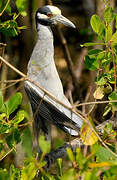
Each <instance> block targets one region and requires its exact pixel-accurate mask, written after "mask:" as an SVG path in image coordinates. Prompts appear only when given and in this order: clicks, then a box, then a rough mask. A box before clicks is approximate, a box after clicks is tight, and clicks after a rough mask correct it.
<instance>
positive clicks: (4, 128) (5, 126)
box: [0, 121, 11, 134]
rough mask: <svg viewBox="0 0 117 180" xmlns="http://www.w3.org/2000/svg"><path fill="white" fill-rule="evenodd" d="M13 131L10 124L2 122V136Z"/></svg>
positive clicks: (0, 129)
mask: <svg viewBox="0 0 117 180" xmlns="http://www.w3.org/2000/svg"><path fill="white" fill-rule="evenodd" d="M10 129H11V126H10V125H9V124H8V123H6V124H5V123H4V122H2V121H0V134H4V133H8V132H9V131H10Z"/></svg>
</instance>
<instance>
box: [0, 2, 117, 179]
mask: <svg viewBox="0 0 117 180" xmlns="http://www.w3.org/2000/svg"><path fill="white" fill-rule="evenodd" d="M108 2H109V3H110V4H111V6H112V7H114V9H115V10H116V5H117V1H116V0H111V1H108ZM51 3H53V5H55V6H58V7H59V8H60V9H61V10H62V14H63V15H64V16H65V17H67V18H68V19H70V20H71V21H72V22H73V23H74V24H75V25H76V29H75V30H74V29H69V28H67V27H64V26H62V25H60V26H59V28H60V29H62V33H63V35H64V36H63V37H62V38H61V33H60V31H59V28H57V27H54V28H53V32H54V44H55V63H56V66H57V69H58V71H59V75H60V78H61V80H62V83H63V86H64V91H65V94H66V96H67V98H69V100H70V101H71V102H76V101H79V102H88V101H89V102H90V101H95V99H94V96H93V93H94V92H95V89H96V83H94V79H95V77H96V71H90V70H92V69H90V68H86V66H85V65H84V57H85V56H86V55H87V53H88V50H87V48H82V47H81V46H80V45H81V44H84V43H86V42H96V36H95V35H94V34H93V31H92V28H91V26H90V18H91V16H92V15H93V14H95V13H96V14H97V15H98V16H99V17H100V18H101V19H102V17H103V13H104V8H105V6H104V0H64V1H61V0H53V1H50V0H45V1H44V0H0V55H1V56H2V57H4V58H5V59H6V60H7V61H8V62H10V63H11V64H13V65H14V66H15V67H17V68H18V69H19V70H20V71H22V72H24V73H25V74H26V71H27V69H26V67H27V63H28V61H29V58H30V55H31V52H32V50H33V47H34V45H35V43H36V39H37V36H36V35H37V34H36V28H35V11H36V10H37V8H38V7H41V6H43V5H45V4H51ZM64 38H65V40H66V45H67V48H68V50H69V56H68V54H66V52H65V48H66V47H65V45H64V44H63V43H62V40H63V39H64ZM94 48H97V47H96V45H95V47H94ZM89 49H90V48H89ZM69 60H70V61H69ZM69 62H70V63H71V64H69ZM71 66H73V72H74V73H73V72H72V70H71V68H70V67H71ZM20 78H21V77H20V76H19V75H18V74H16V73H15V72H14V71H13V70H11V69H10V68H8V67H6V65H4V64H2V63H0V80H1V83H0V88H1V91H2V94H0V113H1V114H0V133H1V135H0V151H1V155H0V160H1V161H0V167H1V169H0V179H1V180H4V179H5V180H6V179H22V180H24V179H25V180H26V179H33V178H34V177H35V175H36V171H37V170H38V169H41V167H43V166H44V165H45V163H44V162H43V157H44V155H45V154H46V153H48V152H49V151H50V145H49V144H48V143H47V142H46V141H45V139H44V137H41V138H40V141H39V142H40V144H43V146H42V159H41V161H40V162H37V161H36V159H35V158H33V157H32V148H31V147H32V133H31V132H32V130H31V126H32V115H31V114H30V107H29V105H28V100H27V97H26V95H25V92H24V89H23V81H22V80H20V81H18V79H20ZM10 80H17V81H10ZM5 81H7V83H3V82H5ZM17 91H20V92H21V93H22V94H21V93H19V92H17ZM16 92H17V93H16ZM22 95H23V98H22ZM16 99H17V100H16ZM106 99H107V98H106V97H104V99H102V100H106ZM115 99H116V98H115ZM104 108H105V104H102V105H96V106H95V108H93V109H92V106H91V105H89V106H83V107H82V108H81V109H79V110H80V111H82V113H83V114H86V113H88V112H89V111H90V109H92V111H91V113H90V115H91V117H92V119H93V122H94V123H95V124H96V125H97V124H99V123H101V122H102V121H103V120H106V119H109V118H110V117H111V116H112V112H109V113H107V116H103V113H104ZM27 112H28V113H27ZM11 119H12V121H9V120H11ZM3 122H4V127H3ZM29 125H30V126H29ZM108 133H110V134H111V137H114V138H115V136H116V134H115V132H113V130H112V127H111V125H108V126H107V127H106V128H105V136H106V134H108ZM4 134H7V135H6V136H4ZM52 137H53V139H54V142H53V144H52V148H58V147H59V146H61V145H62V144H63V143H64V141H68V140H69V139H70V138H71V137H68V136H66V135H65V134H64V133H62V132H61V131H60V130H56V129H55V128H54V127H52ZM114 143H115V139H114ZM111 148H112V149H113V148H114V151H115V146H114V147H113V146H112V147H111ZM86 149H87V148H85V150H84V151H83V152H82V151H81V150H80V149H77V150H76V154H75V155H74V154H73V152H72V151H71V150H70V149H68V150H67V152H68V157H69V160H70V161H68V158H67V159H66V160H65V161H64V162H62V159H59V160H57V164H56V165H54V167H52V169H51V171H50V174H51V175H50V174H49V173H46V172H45V171H44V170H42V169H41V173H42V177H40V178H42V179H54V178H56V179H63V180H65V179H78V178H79V179H80V178H81V176H82V177H83V179H84V180H85V179H86V180H87V179H98V177H100V178H101V175H102V173H103V172H105V173H104V175H103V178H105V179H107V178H108V179H109V178H111V179H112V178H113V180H114V179H116V177H117V173H116V170H117V167H116V166H117V164H116V161H115V160H116V159H115V157H114V156H112V154H111V155H110V152H109V151H108V150H107V149H106V148H104V147H101V146H100V145H99V144H96V145H94V146H93V147H92V148H91V150H90V153H89V156H87V157H86V154H87V150H86ZM11 152H12V153H11ZM105 154H106V155H107V156H105ZM24 157H25V158H26V160H25V163H24ZM90 157H91V158H92V159H91V158H90ZM102 157H103V158H102ZM95 158H97V162H98V163H100V164H95V163H94V162H93V160H94V159H95ZM114 161H115V163H114ZM104 162H106V164H104ZM62 163H63V165H62ZM101 163H102V164H101ZM11 164H12V165H11ZM13 164H14V165H13ZM66 164H67V165H66ZM55 167H56V168H55ZM108 167H110V169H109V170H108ZM102 168H103V169H102ZM66 169H67V171H66ZM7 170H8V171H7ZM77 172H78V173H77ZM27 175H28V176H27Z"/></svg>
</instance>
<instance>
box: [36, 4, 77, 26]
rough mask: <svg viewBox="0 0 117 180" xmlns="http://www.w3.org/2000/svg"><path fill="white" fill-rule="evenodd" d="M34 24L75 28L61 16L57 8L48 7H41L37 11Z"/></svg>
mask: <svg viewBox="0 0 117 180" xmlns="http://www.w3.org/2000/svg"><path fill="white" fill-rule="evenodd" d="M36 23H37V24H38V23H39V24H42V25H45V26H51V25H55V24H64V25H66V26H70V27H72V28H75V25H74V24H73V23H72V22H71V21H70V20H68V19H67V18H65V17H64V16H62V15H61V10H60V9H59V8H57V7H56V6H50V5H47V6H43V7H41V8H39V9H38V10H37V12H36Z"/></svg>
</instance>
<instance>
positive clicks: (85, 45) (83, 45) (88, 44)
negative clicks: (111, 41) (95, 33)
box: [80, 42, 106, 47]
mask: <svg viewBox="0 0 117 180" xmlns="http://www.w3.org/2000/svg"><path fill="white" fill-rule="evenodd" d="M97 45H106V44H105V43H93V42H88V43H84V44H82V45H80V46H81V47H89V46H97Z"/></svg>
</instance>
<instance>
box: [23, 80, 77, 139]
mask: <svg viewBox="0 0 117 180" xmlns="http://www.w3.org/2000/svg"><path fill="white" fill-rule="evenodd" d="M24 88H25V90H26V93H27V96H28V98H29V100H30V104H31V107H32V111H33V114H34V118H35V121H36V124H37V126H42V127H40V128H41V129H42V130H43V131H46V127H45V126H44V121H49V122H50V123H52V124H54V125H55V126H57V127H59V128H60V129H62V130H63V131H65V132H66V133H69V134H70V130H75V132H76V133H75V134H77V135H78V132H79V130H80V128H79V126H78V124H77V123H75V122H73V121H72V120H71V119H70V118H69V117H67V116H66V115H65V114H64V113H62V112H61V111H60V110H58V109H57V108H56V107H55V106H54V105H52V104H51V103H49V102H47V101H45V100H44V99H43V100H42V97H40V95H39V94H38V93H37V92H36V91H35V90H34V89H33V88H32V87H30V86H29V85H28V84H27V83H25V84H24ZM40 119H41V123H39V120H40Z"/></svg>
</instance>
